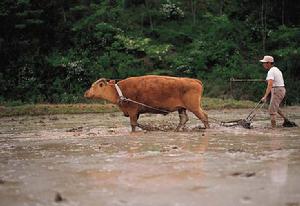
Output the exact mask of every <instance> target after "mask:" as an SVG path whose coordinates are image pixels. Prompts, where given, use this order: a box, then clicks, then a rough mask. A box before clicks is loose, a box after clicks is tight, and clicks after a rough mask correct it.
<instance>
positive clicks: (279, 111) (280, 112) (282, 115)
mask: <svg viewBox="0 0 300 206" xmlns="http://www.w3.org/2000/svg"><path fill="white" fill-rule="evenodd" d="M277 113H278V114H279V115H280V116H281V117H282V118H283V119H284V120H286V119H287V118H286V117H285V115H284V114H283V112H282V111H281V109H278V111H277Z"/></svg>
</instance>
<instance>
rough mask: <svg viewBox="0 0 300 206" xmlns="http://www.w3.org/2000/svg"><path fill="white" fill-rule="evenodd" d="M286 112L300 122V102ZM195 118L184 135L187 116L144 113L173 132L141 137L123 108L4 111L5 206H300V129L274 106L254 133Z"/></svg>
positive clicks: (0, 172) (227, 113)
mask: <svg viewBox="0 0 300 206" xmlns="http://www.w3.org/2000/svg"><path fill="white" fill-rule="evenodd" d="M249 111H250V110H222V111H209V115H210V116H211V117H213V118H216V119H220V120H232V119H239V118H244V117H245V116H247V113H249ZM285 111H286V112H288V113H289V116H291V117H292V118H293V119H294V120H295V122H296V123H297V124H298V125H300V107H291V108H286V109H285ZM189 117H190V121H189V122H188V123H187V127H186V128H185V130H184V131H182V132H177V133H176V132H173V131H172V129H174V128H175V127H176V124H177V122H178V117H177V114H175V113H174V114H170V115H167V116H160V115H144V116H141V119H140V123H142V124H145V125H148V126H152V127H153V128H163V129H162V130H165V131H160V130H158V129H157V130H156V131H155V129H154V131H148V132H145V131H140V132H138V133H136V134H131V133H130V127H129V121H128V119H127V118H125V117H123V116H122V115H121V113H113V114H81V115H55V116H39V117H30V116H28V117H27V116H26V117H9V118H1V119H0V121H1V122H0V205H1V206H2V205H3V206H8V205H30V206H32V205H91V206H93V205H97V206H98V205H109V206H118V205H130V206H148V205H149V206H150V205H151V206H152V205H155V206H169V205H170V206H171V205H172V206H180V205H183V206H185V205H189V206H199V205H224V206H228V205H272V206H274V205H275V206H276V205H286V206H299V205H300V184H299V183H300V129H299V128H281V127H279V128H277V129H275V130H272V129H270V128H269V127H270V124H269V121H268V119H267V114H266V113H264V112H259V113H258V115H257V118H256V121H255V122H254V124H253V126H254V129H251V130H248V129H244V128H241V127H234V128H226V127H221V126H219V125H218V124H212V128H211V129H209V130H203V129H199V127H198V126H199V125H202V124H201V123H200V122H199V121H198V120H197V119H196V118H195V117H194V116H193V115H192V114H189ZM279 121H280V120H279Z"/></svg>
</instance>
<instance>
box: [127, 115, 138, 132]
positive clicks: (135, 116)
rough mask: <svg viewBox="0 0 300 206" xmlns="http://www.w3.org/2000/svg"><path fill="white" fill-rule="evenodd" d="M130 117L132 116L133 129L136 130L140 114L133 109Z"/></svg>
mask: <svg viewBox="0 0 300 206" xmlns="http://www.w3.org/2000/svg"><path fill="white" fill-rule="evenodd" d="M129 118H130V125H131V131H132V132H135V129H136V127H137V126H138V123H137V120H138V118H139V114H138V113H137V112H134V111H132V112H130V113H129Z"/></svg>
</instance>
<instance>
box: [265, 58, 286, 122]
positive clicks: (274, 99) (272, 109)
mask: <svg viewBox="0 0 300 206" xmlns="http://www.w3.org/2000/svg"><path fill="white" fill-rule="evenodd" d="M259 61H260V62H262V63H263V67H264V68H265V69H266V70H268V75H267V78H266V81H267V82H268V86H267V89H266V92H265V95H264V96H263V97H262V98H261V101H262V102H266V101H267V97H268V95H269V94H270V93H271V100H270V105H269V113H270V117H271V125H272V128H275V127H276V113H278V114H279V115H280V116H281V117H282V118H283V119H284V123H283V126H284V125H285V123H286V122H289V120H287V118H286V117H285V115H284V114H283V112H282V111H281V110H280V109H279V105H280V103H281V102H282V100H283V98H284V96H285V87H284V80H283V76H282V73H281V71H280V70H279V69H278V68H277V67H275V66H274V58H273V57H272V56H264V58H263V59H262V60H259Z"/></svg>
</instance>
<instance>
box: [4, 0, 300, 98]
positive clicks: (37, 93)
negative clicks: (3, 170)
mask: <svg viewBox="0 0 300 206" xmlns="http://www.w3.org/2000/svg"><path fill="white" fill-rule="evenodd" d="M262 8H264V10H262ZM298 10H299V5H297V4H293V3H292V2H289V1H284V4H283V0H276V1H273V2H272V4H270V2H269V1H258V0H253V1H249V0H242V1H237V0H234V1H227V0H226V1H218V0H201V1H194V0H191V1H183V0H164V1H158V0H122V1H121V0H108V1H98V0H89V1H86V0H84V1H58V0H49V1H29V0H14V1H11V0H3V1H1V3H0V17H1V18H0V23H1V24H0V58H1V62H0V68H1V71H0V83H1V87H0V102H4V101H15V102H19V101H20V102H29V103H30V102H34V103H36V102H61V103H68V102H80V101H83V97H82V96H83V92H84V90H85V89H87V88H88V87H89V85H90V84H91V83H92V82H93V81H95V80H96V79H98V78H100V77H106V78H115V79H120V78H126V77H128V76H138V75H144V74H165V75H175V76H188V77H193V78H199V79H201V80H202V81H203V82H204V83H205V95H206V96H211V97H224V98H227V97H232V96H233V97H234V98H237V99H252V100H257V98H260V96H261V95H262V94H263V90H264V89H265V86H266V85H265V84H264V83H255V84H251V83H235V84H230V83H229V80H230V78H247V79H248V78H251V79H264V78H265V75H266V74H265V71H264V69H263V68H262V66H261V65H260V64H259V63H258V59H260V58H261V57H262V56H263V55H265V54H270V55H273V56H274V57H275V60H276V64H277V66H278V67H279V68H280V69H281V70H282V71H283V73H284V77H285V80H286V85H287V90H288V97H287V103H299V102H300V97H299V94H300V90H299V88H300V85H299V84H300V83H299V82H300V81H299V77H300V73H299V71H300V69H299V67H300V55H299V53H300V49H299V45H300V28H299V23H300V19H299V15H298V13H297V11H298Z"/></svg>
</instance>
